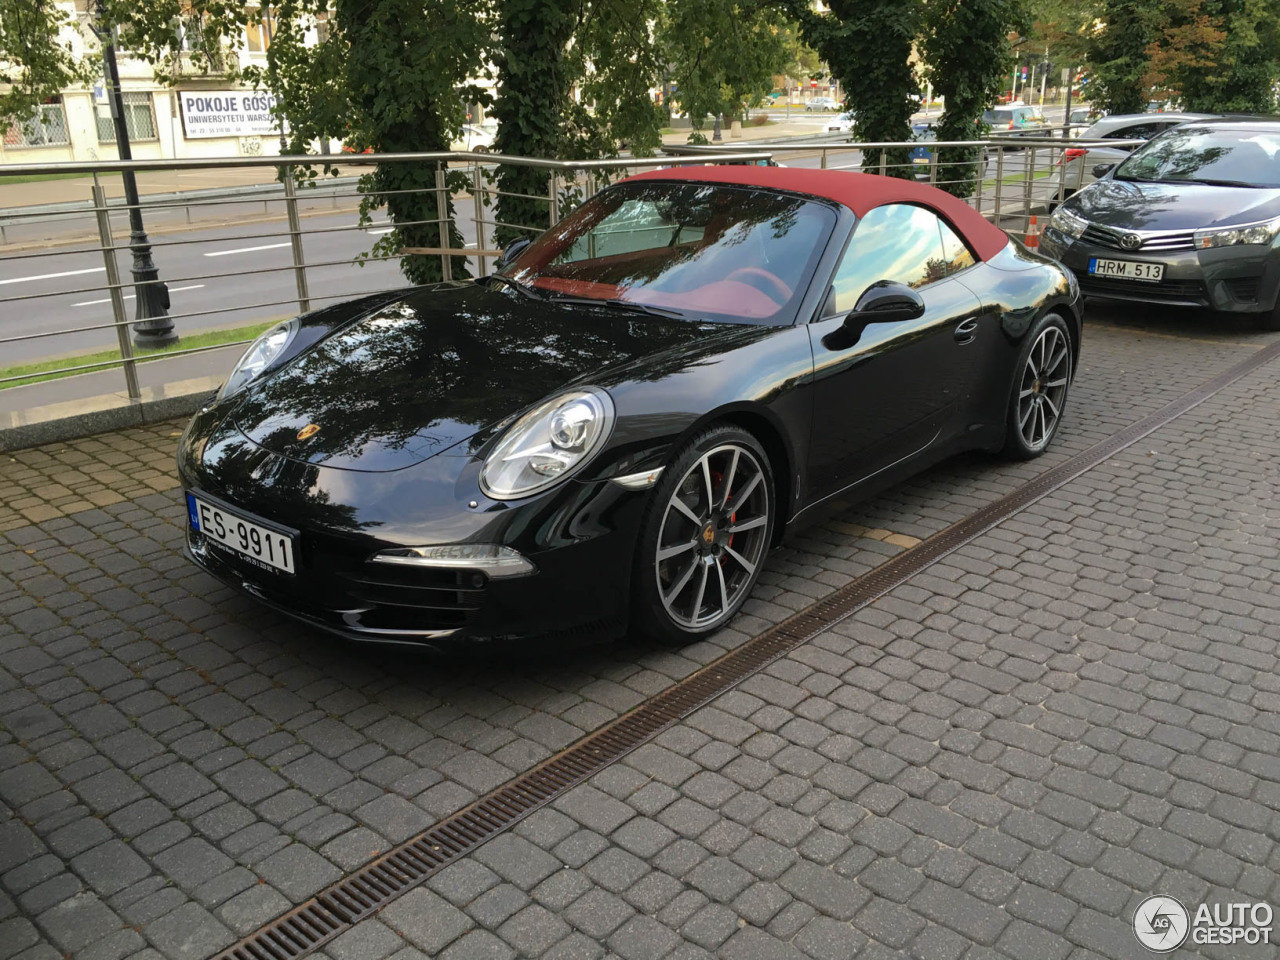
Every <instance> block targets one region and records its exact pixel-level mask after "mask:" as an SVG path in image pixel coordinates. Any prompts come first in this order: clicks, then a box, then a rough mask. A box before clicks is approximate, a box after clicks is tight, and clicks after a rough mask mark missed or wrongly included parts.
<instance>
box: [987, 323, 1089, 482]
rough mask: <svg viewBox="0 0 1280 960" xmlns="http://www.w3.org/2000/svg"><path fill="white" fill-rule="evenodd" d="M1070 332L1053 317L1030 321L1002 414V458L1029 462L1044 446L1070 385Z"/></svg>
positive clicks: (1054, 429)
mask: <svg viewBox="0 0 1280 960" xmlns="http://www.w3.org/2000/svg"><path fill="white" fill-rule="evenodd" d="M1072 359H1073V357H1072V346H1071V331H1070V328H1068V326H1067V324H1066V322H1065V321H1064V320H1063V319H1062V318H1061V317H1059V316H1058V315H1057V314H1056V313H1047V314H1045V315H1044V316H1043V317H1041V318H1040V319H1039V320H1038V321H1036V323H1035V325H1034V326H1033V327H1032V328H1031V330H1030V331H1029V332H1028V333H1027V336H1026V337H1025V338H1024V339H1023V343H1022V349H1021V350H1020V351H1018V366H1017V373H1016V374H1015V376H1014V382H1013V389H1012V391H1010V394H1009V401H1008V405H1007V410H1006V413H1005V441H1004V453H1005V456H1008V457H1012V458H1013V459H1015V460H1032V459H1034V458H1035V457H1038V456H1040V454H1042V453H1044V452H1045V450H1047V449H1048V448H1049V444H1050V443H1052V442H1053V438H1054V436H1056V435H1057V432H1058V427H1059V425H1060V424H1061V423H1062V415H1063V413H1064V412H1065V411H1066V405H1067V391H1068V390H1069V389H1070V387H1071V363H1072Z"/></svg>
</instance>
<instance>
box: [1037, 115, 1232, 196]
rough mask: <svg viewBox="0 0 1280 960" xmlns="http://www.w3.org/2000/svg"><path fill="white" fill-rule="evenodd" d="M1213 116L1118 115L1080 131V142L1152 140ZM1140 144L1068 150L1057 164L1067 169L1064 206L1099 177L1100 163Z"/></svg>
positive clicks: (1122, 156) (1117, 158)
mask: <svg viewBox="0 0 1280 960" xmlns="http://www.w3.org/2000/svg"><path fill="white" fill-rule="evenodd" d="M1212 119H1216V114H1211V113H1116V114H1112V115H1111V116H1108V117H1103V118H1102V119H1101V120H1099V121H1098V122H1097V123H1095V124H1093V125H1092V126H1091V127H1088V128H1086V129H1085V130H1083V131H1081V133H1080V135H1079V137H1078V139H1080V140H1150V139H1151V138H1152V137H1154V136H1156V134H1160V133H1164V132H1165V131H1166V130H1168V129H1169V128H1171V127H1176V126H1177V125H1178V124H1180V123H1186V122H1187V121H1188V120H1212ZM1136 148H1137V145H1130V146H1115V147H1109V146H1107V145H1106V144H1101V143H1100V144H1095V145H1090V146H1087V147H1068V148H1067V149H1066V150H1064V151H1063V152H1062V157H1061V158H1060V159H1059V160H1058V163H1059V164H1061V165H1064V166H1065V167H1066V168H1067V169H1066V171H1065V173H1064V174H1063V177H1062V181H1061V182H1062V184H1063V188H1062V191H1061V195H1060V196H1058V197H1057V198H1056V200H1057V202H1058V203H1061V202H1062V201H1063V200H1065V199H1067V197H1069V196H1071V195H1072V194H1073V193H1075V192H1076V191H1077V190H1080V189H1082V188H1084V187H1087V186H1088V185H1089V184H1091V183H1093V181H1094V180H1097V179H1098V178H1097V177H1095V176H1094V175H1093V168H1094V167H1095V166H1096V165H1097V164H1099V163H1119V162H1120V161H1121V160H1123V159H1125V157H1127V156H1129V154H1130V153H1132V152H1133V151H1134V150H1135V149H1136Z"/></svg>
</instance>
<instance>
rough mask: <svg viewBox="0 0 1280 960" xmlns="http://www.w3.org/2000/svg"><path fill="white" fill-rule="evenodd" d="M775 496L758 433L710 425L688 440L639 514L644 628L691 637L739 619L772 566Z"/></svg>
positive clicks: (637, 604)
mask: <svg viewBox="0 0 1280 960" xmlns="http://www.w3.org/2000/svg"><path fill="white" fill-rule="evenodd" d="M774 499H775V498H774V484H773V471H772V468H771V465H770V463H769V457H768V455H767V454H766V453H765V451H764V448H763V447H762V446H761V445H760V443H759V441H757V440H756V438H755V437H753V436H752V435H751V434H750V433H747V432H746V431H745V430H742V429H740V428H738V427H733V426H720V427H712V428H711V429H709V430H706V431H704V432H703V433H701V434H699V435H698V436H696V437H694V438H693V439H692V440H691V441H689V443H687V444H686V445H685V446H684V448H683V449H681V451H680V452H679V453H678V454H676V456H675V458H674V459H673V460H672V461H671V463H669V464H668V465H667V467H666V469H665V470H664V471H663V472H662V477H661V479H659V481H658V485H657V486H656V487H655V488H654V490H653V493H652V495H651V499H650V501H649V505H648V507H647V509H646V510H645V515H644V518H643V519H642V520H641V524H640V542H639V543H638V544H637V546H636V559H635V564H634V572H633V576H632V588H631V597H632V604H631V605H632V614H633V618H634V622H635V626H636V628H637V632H638V633H640V634H641V635H643V636H646V637H649V638H651V639H655V640H658V641H659V642H662V643H667V644H676V645H684V644H688V643H692V642H694V641H695V640H698V639H700V638H701V637H704V636H706V635H707V634H709V633H712V632H714V631H716V630H719V629H720V628H721V627H723V626H724V625H725V624H727V623H728V622H729V621H730V620H732V619H733V617H734V616H735V615H736V614H737V612H738V611H739V610H740V609H741V608H742V605H743V604H744V603H745V602H746V600H747V597H748V596H750V594H751V590H752V589H753V588H754V587H755V584H756V581H757V580H759V578H760V571H761V569H762V568H763V567H764V561H765V558H766V557H767V555H768V552H769V544H770V542H771V540H772V537H773V528H774V522H775V515H776V512H777V506H776V504H775V502H774Z"/></svg>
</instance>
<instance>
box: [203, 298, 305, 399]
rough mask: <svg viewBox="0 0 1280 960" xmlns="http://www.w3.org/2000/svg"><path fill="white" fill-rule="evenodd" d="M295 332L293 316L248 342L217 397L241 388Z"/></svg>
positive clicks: (261, 369) (269, 362) (237, 391)
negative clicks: (246, 348) (246, 347)
mask: <svg viewBox="0 0 1280 960" xmlns="http://www.w3.org/2000/svg"><path fill="white" fill-rule="evenodd" d="M297 332H298V318H297V317H294V318H293V319H292V320H285V321H284V322H283V323H277V324H276V325H275V326H274V327H272V328H271V329H270V330H268V331H267V332H266V333H264V334H263V335H262V336H260V337H258V339H257V340H255V341H253V343H251V344H249V349H248V350H246V351H245V352H244V356H243V357H241V358H240V360H239V362H237V363H236V365H235V366H234V367H232V369H231V376H229V377H227V382H226V383H224V384H223V385H222V389H221V390H219V391H218V399H219V400H221V399H222V398H223V397H229V396H231V395H232V394H235V393H239V392H240V391H241V390H243V389H244V388H245V386H246V385H248V384H249V383H250V382H251V381H252V380H254V379H255V378H256V377H257V376H258V375H259V374H261V373H262V371H263V370H265V369H267V367H269V366H271V364H272V363H274V362H275V360H276V358H277V357H279V356H280V354H281V352H282V351H283V350H284V348H285V347H287V346H288V345H289V341H290V340H292V339H293V338H294V336H295V335H296V334H297Z"/></svg>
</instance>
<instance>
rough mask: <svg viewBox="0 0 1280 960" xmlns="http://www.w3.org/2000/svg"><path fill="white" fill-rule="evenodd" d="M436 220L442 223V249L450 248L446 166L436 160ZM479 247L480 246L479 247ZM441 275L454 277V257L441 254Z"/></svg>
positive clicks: (447, 277)
mask: <svg viewBox="0 0 1280 960" xmlns="http://www.w3.org/2000/svg"><path fill="white" fill-rule="evenodd" d="M436 221H437V222H438V223H439V225H440V249H441V250H448V249H449V191H448V188H447V187H446V186H445V183H444V166H443V165H442V164H441V163H440V162H439V161H438V160H437V161H436ZM477 249H479V248H477ZM440 276H441V277H443V278H444V279H445V280H452V279H453V258H452V257H451V256H450V255H449V254H447V253H442V254H440Z"/></svg>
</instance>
